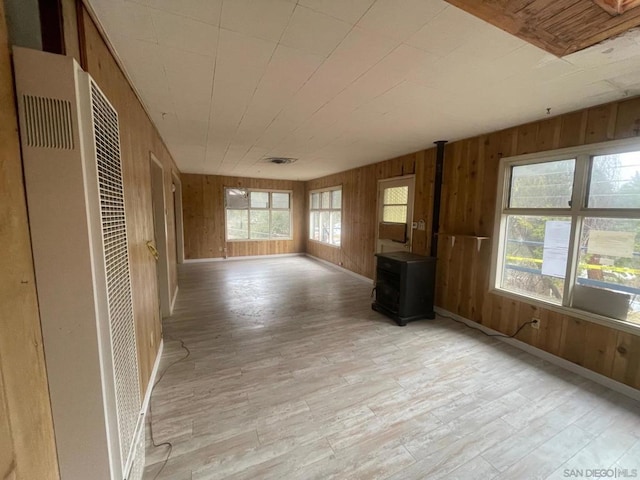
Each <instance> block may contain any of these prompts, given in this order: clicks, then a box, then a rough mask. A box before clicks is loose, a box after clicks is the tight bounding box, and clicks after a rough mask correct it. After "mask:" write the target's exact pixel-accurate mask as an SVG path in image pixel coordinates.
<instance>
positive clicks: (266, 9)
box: [220, 0, 296, 42]
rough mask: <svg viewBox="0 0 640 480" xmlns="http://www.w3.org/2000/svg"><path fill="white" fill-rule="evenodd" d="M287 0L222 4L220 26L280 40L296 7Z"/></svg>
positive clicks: (255, 0) (247, 0)
mask: <svg viewBox="0 0 640 480" xmlns="http://www.w3.org/2000/svg"><path fill="white" fill-rule="evenodd" d="M295 6H296V4H295V2H291V1H286V0H233V1H226V2H224V3H223V5H222V19H221V21H220V26H221V27H222V28H225V29H227V30H233V31H234V32H240V33H243V34H245V35H249V36H251V37H258V38H263V39H266V40H271V41H273V42H278V41H279V40H280V37H281V36H282V32H284V29H285V28H286V26H287V23H288V22H289V18H290V17H291V14H292V13H293V10H294V8H295Z"/></svg>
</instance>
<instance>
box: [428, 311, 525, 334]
mask: <svg viewBox="0 0 640 480" xmlns="http://www.w3.org/2000/svg"><path fill="white" fill-rule="evenodd" d="M438 316H439V317H442V318H447V319H449V320H453V321H454V322H457V323H460V324H462V325H464V326H465V327H467V328H470V329H471V330H476V331H478V332H480V333H482V334H483V335H486V336H487V337H503V338H514V337H515V336H516V335H518V334H519V333H520V332H521V331H522V329H523V328H524V327H526V326H527V325H531V324H533V323H535V322H534V321H533V320H530V321H528V322H524V323H523V324H522V325H520V326H519V327H518V329H517V330H516V331H515V333H514V334H513V335H505V334H504V333H487V332H485V331H484V330H481V329H480V328H476V327H473V326H471V325H469V324H467V323H465V322H463V321H461V320H458V319H457V318H453V317H450V316H448V315H441V314H439V313H438Z"/></svg>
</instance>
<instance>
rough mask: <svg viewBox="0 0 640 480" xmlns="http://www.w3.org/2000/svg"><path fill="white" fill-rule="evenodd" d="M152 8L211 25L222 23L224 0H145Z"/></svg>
mask: <svg viewBox="0 0 640 480" xmlns="http://www.w3.org/2000/svg"><path fill="white" fill-rule="evenodd" d="M145 1H146V2H148V5H149V6H150V7H152V8H157V9H159V10H164V11H166V12H169V13H173V14H176V15H180V16H183V17H188V18H192V19H194V20H198V21H200V22H204V23H208V24H209V25H219V24H220V14H221V10H222V0H179V1H176V0H145Z"/></svg>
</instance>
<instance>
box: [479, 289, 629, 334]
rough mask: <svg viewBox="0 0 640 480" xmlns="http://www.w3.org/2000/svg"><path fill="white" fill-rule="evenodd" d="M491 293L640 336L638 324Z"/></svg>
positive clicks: (498, 291) (501, 292)
mask: <svg viewBox="0 0 640 480" xmlns="http://www.w3.org/2000/svg"><path fill="white" fill-rule="evenodd" d="M489 293H493V294H495V295H499V296H501V297H505V298H509V299H511V300H516V301H519V302H523V303H527V304H529V305H534V306H536V307H539V308H544V309H545V310H550V311H552V312H556V313H560V314H562V315H567V316H569V317H572V318H576V319H579V320H585V321H587V322H591V323H596V324H598V325H603V326H605V327H610V328H613V329H615V330H620V331H622V332H627V333H631V334H633V335H640V324H637V323H633V322H628V321H625V320H614V319H612V318H609V317H604V316H602V315H598V314H596V313H590V312H586V311H584V310H579V309H577V308H572V307H565V306H563V305H557V304H554V303H551V302H545V301H544V300H540V299H537V298H534V297H528V296H526V295H520V294H518V293H514V292H509V291H507V290H502V289H500V288H491V289H489Z"/></svg>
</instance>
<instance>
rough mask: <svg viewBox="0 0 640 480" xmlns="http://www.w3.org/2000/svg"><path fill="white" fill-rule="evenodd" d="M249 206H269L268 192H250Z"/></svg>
mask: <svg viewBox="0 0 640 480" xmlns="http://www.w3.org/2000/svg"><path fill="white" fill-rule="evenodd" d="M251 208H269V192H251Z"/></svg>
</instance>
